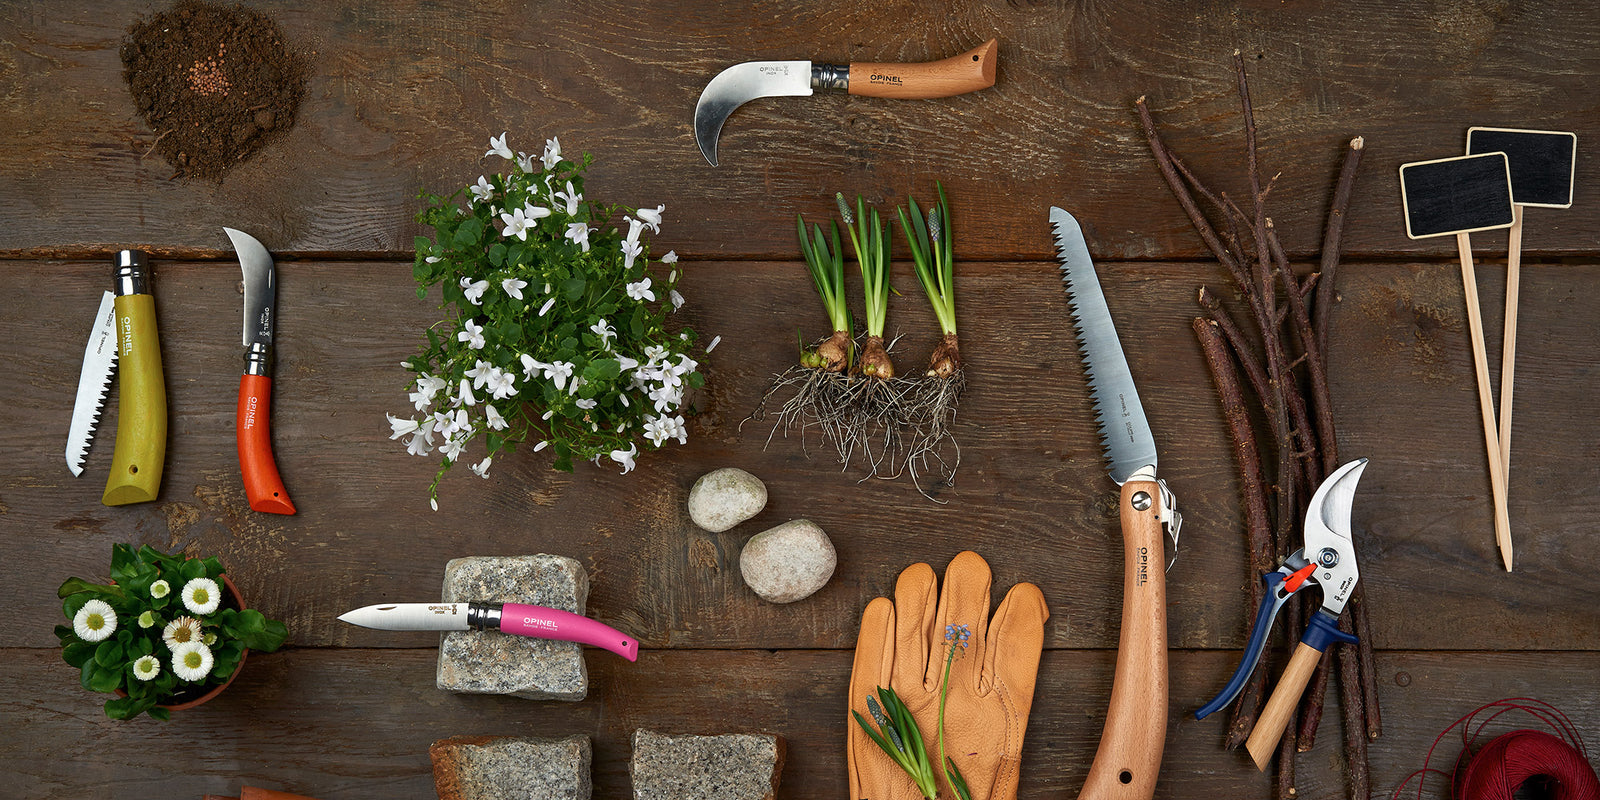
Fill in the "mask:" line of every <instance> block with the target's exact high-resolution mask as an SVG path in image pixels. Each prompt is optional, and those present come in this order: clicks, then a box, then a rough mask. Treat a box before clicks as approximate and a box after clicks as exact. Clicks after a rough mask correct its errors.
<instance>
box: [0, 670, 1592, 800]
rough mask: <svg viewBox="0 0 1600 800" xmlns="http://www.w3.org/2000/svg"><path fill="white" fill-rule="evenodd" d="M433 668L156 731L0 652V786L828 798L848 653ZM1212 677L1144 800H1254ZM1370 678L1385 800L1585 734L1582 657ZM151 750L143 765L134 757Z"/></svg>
mask: <svg viewBox="0 0 1600 800" xmlns="http://www.w3.org/2000/svg"><path fill="white" fill-rule="evenodd" d="M435 655H436V654H435V651H433V650H430V649H416V650H386V651H381V652H380V651H372V650H361V649H335V650H326V649H312V650H307V649H291V650H288V651H284V652H280V653H274V654H271V655H265V656H261V657H259V658H258V657H257V656H255V655H252V656H251V657H250V663H249V664H248V666H247V667H246V669H245V670H244V672H242V673H241V674H240V676H239V679H238V680H237V681H235V682H234V684H233V686H231V687H229V689H228V691H227V692H225V693H223V694H222V696H221V697H219V698H218V699H216V700H214V701H212V702H211V703H208V704H207V705H205V706H202V707H201V708H198V709H194V710H193V711H190V712H185V713H184V715H183V716H181V717H179V718H176V719H175V720H174V721H173V722H170V723H157V722H154V721H150V720H142V721H137V722H125V723H116V722H112V721H110V720H107V719H105V718H104V716H102V715H101V713H100V707H99V704H100V700H99V699H98V696H96V695H92V694H90V693H88V692H85V691H83V690H82V689H81V688H79V687H78V686H77V684H76V683H75V682H74V681H72V680H71V668H69V667H67V666H66V665H65V664H62V663H61V662H60V659H59V656H57V655H56V654H55V653H54V652H52V651H47V650H0V678H3V679H4V681H5V684H6V685H7V686H11V687H14V690H13V693H12V695H13V698H12V699H11V700H10V701H8V702H7V703H5V704H4V705H0V724H4V725H5V726H6V727H7V728H8V729H9V730H18V729H21V728H22V727H24V726H25V727H26V729H27V731H28V735H26V736H12V737H7V738H5V739H3V740H0V774H5V775H6V776H7V787H6V789H7V797H9V798H15V800H35V799H37V800H45V798H58V797H92V796H118V797H120V796H125V795H126V794H128V793H130V792H136V793H137V796H141V797H198V796H199V795H201V794H202V793H206V792H211V793H216V794H229V793H234V792H237V791H238V789H239V786H240V784H241V783H249V784H250V785H253V786H261V787H266V788H273V789H280V790H284V791H290V792H295V793H299V794H306V795H310V796H312V797H317V798H320V800H366V799H367V798H372V799H373V800H377V799H378V798H383V799H384V800H388V799H389V798H424V797H432V796H433V795H432V794H431V792H432V789H433V779H432V776H431V774H430V772H429V766H428V745H429V744H431V743H432V742H434V741H436V740H439V739H443V738H446V737H449V736H458V735H508V736H565V735H570V734H573V733H587V734H589V735H590V736H591V737H593V740H594V785H595V794H594V796H595V797H596V798H621V797H628V796H631V792H630V788H629V782H628V755H629V750H630V746H629V740H630V737H631V736H632V733H633V731H634V729H636V728H640V727H649V728H651V729H653V730H662V731H671V732H674V733H699V734H712V733H728V732H735V731H737V732H769V733H779V734H782V735H783V736H784V737H785V738H786V739H787V740H788V743H789V749H788V754H789V757H788V759H787V762H786V763H785V765H784V771H783V781H782V786H781V787H780V791H779V796H780V797H785V798H794V799H795V800H810V799H811V798H836V797H840V796H843V794H844V793H845V771H844V758H845V756H844V727H843V726H844V724H845V717H844V711H843V709H844V708H845V698H844V691H845V686H846V684H847V682H848V677H849V671H850V653H849V652H848V651H837V650H830V651H813V650H779V651H774V652H770V653H768V652H762V651H741V652H737V653H728V652H709V651H666V652H663V651H646V652H643V653H641V655H640V659H639V662H638V663H637V664H627V663H625V662H623V661H622V660H621V659H618V658H614V657H612V656H610V655H609V654H606V653H597V652H591V653H590V654H589V656H588V658H589V669H590V680H591V689H590V697H589V699H588V700H587V701H585V702H583V703H556V702H548V703H541V702H533V701H528V700H519V699H516V698H505V697H488V696H467V695H453V694H448V693H445V692H440V691H439V690H437V689H435V688H434V686H433V665H434V659H435ZM1231 659H1232V654H1230V653H1222V652H1181V651H1180V652H1174V653H1173V665H1174V669H1173V673H1172V674H1173V684H1172V686H1173V695H1172V700H1171V704H1170V709H1169V710H1170V714H1169V723H1168V728H1167V735H1168V747H1167V754H1166V759H1165V765H1166V767H1165V768H1164V769H1163V770H1162V780H1161V783H1160V785H1158V786H1157V788H1156V793H1155V796H1156V797H1157V798H1163V799H1166V798H1192V797H1239V798H1252V797H1255V798H1265V797H1266V796H1267V791H1268V786H1267V780H1268V779H1267V776H1264V775H1261V774H1259V773H1258V772H1257V771H1256V769H1255V767H1254V766H1253V765H1251V763H1250V760H1249V758H1248V757H1247V756H1246V755H1245V754H1244V753H1243V752H1242V751H1237V752H1230V751H1225V750H1223V749H1222V748H1221V745H1220V742H1221V739H1222V725H1223V722H1224V721H1223V720H1222V719H1221V717H1220V716H1218V717H1214V718H1212V719H1211V720H1208V721H1206V722H1196V721H1194V719H1193V718H1191V717H1189V716H1187V714H1188V712H1189V711H1191V710H1192V709H1193V708H1194V707H1195V706H1197V705H1198V704H1199V703H1200V702H1203V700H1204V699H1205V698H1206V697H1208V696H1209V694H1210V693H1211V692H1212V691H1215V689H1216V687H1217V686H1220V685H1221V684H1222V682H1224V681H1226V680H1227V675H1228V673H1229V672H1230V671H1231V670H1232V667H1233V663H1232V660H1231ZM1112 661H1113V654H1112V653H1110V652H1105V651H1068V650H1048V651H1046V652H1045V654H1044V659H1043V661H1042V662H1041V664H1040V668H1039V686H1038V690H1037V692H1036V693H1035V695H1034V705H1033V714H1032V717H1031V719H1030V721H1029V724H1028V733H1027V739H1026V741H1025V743H1024V746H1023V753H1022V763H1023V769H1022V780H1021V785H1020V786H1019V791H1018V797H1019V798H1021V800H1043V799H1044V798H1059V797H1071V796H1073V795H1074V794H1076V792H1077V791H1078V789H1079V788H1080V787H1081V786H1082V785H1083V782H1084V779H1085V777H1086V775H1087V772H1088V769H1089V762H1090V761H1091V759H1092V757H1093V755H1094V750H1095V743H1096V741H1097V739H1098V738H1099V733H1100V723H1101V721H1102V720H1103V715H1104V708H1103V698H1105V696H1106V695H1107V693H1108V692H1110V689H1111V672H1112ZM1378 663H1379V669H1380V674H1381V675H1382V676H1383V691H1384V703H1385V704H1386V707H1387V708H1388V709H1389V720H1390V722H1389V725H1388V726H1387V728H1388V729H1387V730H1386V735H1385V736H1384V738H1383V739H1382V740H1381V747H1379V748H1375V749H1374V753H1375V755H1374V759H1373V786H1374V787H1375V788H1377V789H1379V790H1380V791H1381V793H1382V794H1384V795H1387V794H1388V792H1389V791H1390V790H1391V789H1392V788H1393V787H1394V786H1396V785H1397V784H1398V783H1399V782H1400V781H1401V780H1402V779H1404V777H1405V776H1406V775H1408V774H1410V773H1411V771H1412V770H1414V769H1416V768H1418V767H1420V766H1421V764H1422V759H1423V757H1424V756H1426V754H1427V750H1428V746H1429V745H1430V744H1432V742H1433V738H1434V736H1435V735H1437V733H1438V732H1439V731H1440V730H1442V729H1444V727H1445V726H1446V725H1449V724H1450V722H1451V721H1453V720H1454V719H1455V718H1456V717H1458V716H1461V715H1462V714H1465V713H1466V712H1468V711H1470V710H1472V709H1473V708H1475V707H1476V706H1478V705H1480V704H1482V703H1485V702H1489V701H1491V700H1496V699H1499V698H1502V697H1514V696H1521V695H1527V694H1537V695H1538V696H1540V697H1541V698H1543V699H1544V700H1546V701H1548V702H1550V703H1553V704H1554V705H1556V706H1557V707H1559V708H1561V709H1562V710H1563V711H1565V712H1566V713H1567V714H1568V715H1569V716H1571V717H1572V719H1573V721H1574V723H1575V724H1576V725H1577V726H1578V728H1579V729H1580V730H1583V731H1584V732H1585V733H1589V732H1592V731H1594V730H1595V729H1596V728H1600V700H1597V699H1596V697H1595V695H1594V692H1593V677H1594V674H1595V671H1596V670H1600V657H1597V655H1596V654H1595V653H1592V652H1585V653H1521V654H1516V653H1508V654H1485V655H1482V656H1480V657H1474V658H1471V659H1463V658H1461V657H1460V656H1459V654H1454V653H1416V652H1388V653H1382V654H1380V656H1379V662H1378ZM1329 719H1330V720H1332V719H1334V717H1333V715H1330V717H1329ZM178 720H181V721H178ZM1515 722H1518V723H1521V722H1524V720H1515ZM1328 724H1329V725H1337V722H1332V721H1330V722H1329V723H1328ZM1339 738H1340V737H1339V736H1337V735H1335V734H1334V733H1332V732H1325V735H1323V736H1319V737H1318V738H1317V741H1318V744H1317V747H1316V748H1315V749H1313V750H1312V751H1311V752H1309V753H1306V754H1304V755H1302V756H1301V758H1300V760H1299V769H1298V770H1297V772H1296V774H1297V776H1298V784H1299V787H1298V788H1299V789H1300V793H1299V796H1300V797H1301V798H1304V799H1305V800H1333V798H1342V797H1345V796H1346V795H1345V789H1344V779H1343V777H1342V775H1341V774H1340V770H1339V767H1338V761H1339V759H1338V756H1337V750H1336V744H1335V743H1337V742H1338V741H1339ZM1447 747H1448V746H1447ZM157 750H158V751H159V752H160V753H161V756H160V758H159V759H158V758H155V757H153V755H152V753H153V752H155V751H157ZM1441 752H1442V753H1443V754H1444V757H1445V758H1446V759H1448V758H1451V757H1453V756H1454V751H1453V750H1448V749H1444V750H1441ZM263 753H270V754H272V757H271V758H262V757H261V754H263Z"/></svg>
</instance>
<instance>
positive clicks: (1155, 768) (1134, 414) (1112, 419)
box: [1050, 208, 1183, 800]
mask: <svg viewBox="0 0 1600 800" xmlns="http://www.w3.org/2000/svg"><path fill="white" fill-rule="evenodd" d="M1050 227H1051V229H1052V231H1053V232H1054V234H1055V242H1056V256H1057V258H1059V259H1060V262H1061V280H1062V282H1063V283H1064V284H1065V285H1066V290H1067V296H1068V298H1069V299H1070V301H1071V306H1072V317H1073V321H1074V322H1076V323H1077V326H1076V327H1077V332H1078V344H1079V345H1080V346H1081V347H1082V350H1083V361H1084V371H1085V372H1086V373H1088V376H1089V389H1090V392H1091V393H1092V394H1093V395H1094V409H1095V415H1096V417H1097V418H1098V419H1099V422H1100V440H1101V442H1102V443H1103V444H1104V445H1105V449H1106V463H1107V464H1108V465H1109V472H1110V473H1111V480H1113V481H1115V482H1116V483H1117V485H1119V486H1121V487H1122V498H1121V501H1120V504H1119V506H1118V508H1119V509H1120V510H1121V518H1122V550H1123V573H1122V575H1123V577H1122V629H1121V631H1120V633H1119V634H1118V637H1119V638H1118V640H1117V669H1116V674H1115V677H1114V678H1113V679H1112V683H1111V706H1110V709H1109V710H1108V711H1107V712H1106V724H1105V728H1104V730H1103V731H1102V732H1101V734H1100V747H1099V749H1098V750H1096V751H1095V755H1094V764H1093V765H1092V766H1090V767H1089V777H1088V778H1087V779H1086V780H1085V781H1084V784H1083V792H1082V793H1081V794H1079V795H1078V797H1079V800H1102V799H1103V798H1112V799H1113V800H1148V798H1150V797H1151V796H1152V795H1154V794H1155V790H1156V777H1157V775H1158V774H1159V773H1160V771H1161V754H1162V751H1163V750H1164V749H1165V746H1166V735H1167V584H1166V570H1165V561H1166V559H1165V558H1164V557H1163V555H1164V553H1165V552H1166V550H1165V548H1164V545H1163V544H1162V541H1161V529H1162V527H1163V526H1165V527H1166V529H1167V534H1168V535H1169V536H1171V537H1172V540H1173V543H1174V545H1176V543H1177V540H1178V529H1179V528H1180V527H1181V526H1182V523H1183V518H1182V517H1181V516H1179V515H1178V511H1177V501H1176V500H1175V499H1174V498H1173V496H1172V492H1171V491H1169V490H1168V489H1167V484H1166V482H1165V481H1161V480H1157V479H1156V441H1155V436H1154V435H1152V434H1151V433H1150V423H1149V421H1148V420H1146V419H1145V416H1144V406H1143V405H1141V404H1140V403H1139V393H1138V392H1137V391H1135V389H1134V386H1133V375H1132V373H1131V372H1130V371H1129V370H1128V359H1127V357H1126V356H1124V355H1123V353H1122V343H1121V342H1120V341H1119V340H1118V339H1117V329H1116V326H1115V325H1114V324H1112V321H1111V311H1110V309H1108V308H1107V307H1106V297H1105V293H1104V292H1102V291H1101V290H1100V279H1099V277H1098V276H1096V275H1095V271H1094V262H1093V261H1091V260H1090V259H1089V246H1088V245H1087V244H1086V243H1085V242H1084V240H1083V229H1082V228H1081V227H1080V226H1079V225H1078V221H1077V220H1076V219H1074V218H1073V216H1072V215H1071V214H1068V213H1067V212H1066V211H1063V210H1061V209H1059V208H1052V209H1050Z"/></svg>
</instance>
